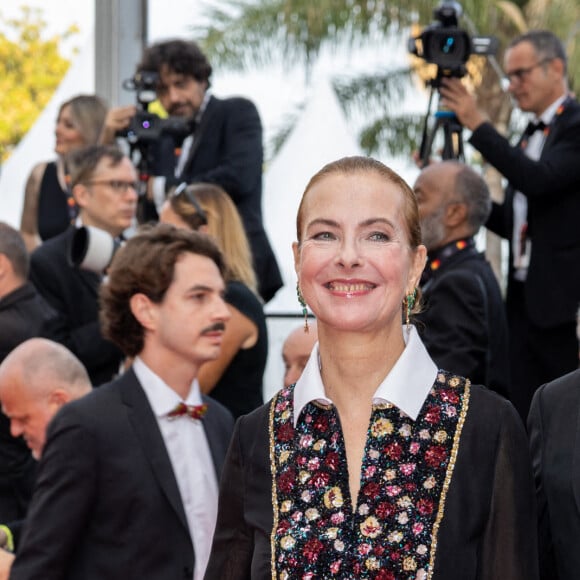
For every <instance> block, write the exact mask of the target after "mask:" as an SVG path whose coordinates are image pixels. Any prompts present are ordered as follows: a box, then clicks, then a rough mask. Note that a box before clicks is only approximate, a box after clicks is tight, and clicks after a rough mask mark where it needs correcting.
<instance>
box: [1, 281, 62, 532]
mask: <svg viewBox="0 0 580 580" xmlns="http://www.w3.org/2000/svg"><path fill="white" fill-rule="evenodd" d="M55 319H56V312H55V311H54V310H53V309H52V308H51V307H50V306H49V305H48V304H47V303H46V301H45V300H44V299H43V298H42V297H41V296H40V295H39V294H38V292H37V291H36V289H35V288H34V286H33V285H32V284H31V283H30V282H26V283H25V284H23V285H22V286H20V287H19V288H17V289H16V290H13V291H12V292H10V294H6V295H5V296H4V297H2V299H0V362H2V361H3V360H4V359H5V358H6V356H7V355H8V354H9V353H10V352H11V351H12V350H13V349H14V348H16V347H17V346H18V345H19V344H21V343H22V342H24V341H25V340H28V339H29V338H33V337H35V336H46V337H49V338H52V336H51V334H50V328H51V325H52V324H54V322H55ZM35 472H36V461H35V460H34V459H33V457H32V455H31V454H30V449H28V447H27V446H26V443H25V442H24V439H22V437H17V438H15V437H12V435H11V434H10V420H9V419H8V417H6V415H4V413H2V412H0V522H2V523H6V522H7V521H9V520H12V519H15V518H20V517H23V516H24V513H25V512H26V507H27V505H28V501H29V500H30V496H31V494H32V485H33V483H34V474H35Z"/></svg>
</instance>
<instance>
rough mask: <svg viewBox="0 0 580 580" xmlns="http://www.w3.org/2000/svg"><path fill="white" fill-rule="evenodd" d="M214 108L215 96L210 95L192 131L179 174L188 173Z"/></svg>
mask: <svg viewBox="0 0 580 580" xmlns="http://www.w3.org/2000/svg"><path fill="white" fill-rule="evenodd" d="M215 109H216V99H215V97H210V99H209V101H208V103H207V106H206V108H205V111H204V112H203V115H202V116H201V120H200V121H199V124H198V125H197V127H196V129H195V131H194V133H193V143H192V144H191V149H190V150H189V155H188V156H187V161H186V162H185V165H184V166H183V170H182V172H181V175H185V176H186V175H188V174H189V171H190V169H191V166H192V164H193V159H194V158H195V155H196V153H197V150H198V149H199V145H200V143H201V141H202V139H203V135H204V133H205V132H206V131H207V128H208V126H209V124H210V121H211V118H212V117H213V116H214V113H215Z"/></svg>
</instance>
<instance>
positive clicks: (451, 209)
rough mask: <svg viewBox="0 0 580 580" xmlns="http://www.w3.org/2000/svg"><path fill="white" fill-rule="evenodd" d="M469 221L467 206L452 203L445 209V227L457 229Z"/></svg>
mask: <svg viewBox="0 0 580 580" xmlns="http://www.w3.org/2000/svg"><path fill="white" fill-rule="evenodd" d="M466 219H467V206H466V205H465V204H464V203H460V202H451V203H450V204H449V205H448V206H447V208H446V209H445V225H446V226H447V227H449V228H456V227H457V226H459V225H461V224H462V223H464V222H465V221H466Z"/></svg>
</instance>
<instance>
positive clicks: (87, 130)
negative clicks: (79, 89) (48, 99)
mask: <svg viewBox="0 0 580 580" xmlns="http://www.w3.org/2000/svg"><path fill="white" fill-rule="evenodd" d="M66 107H70V111H71V117H72V120H73V123H74V124H75V127H76V129H77V130H78V131H79V133H80V134H81V135H82V136H83V139H84V141H85V145H95V144H96V143H97V142H98V140H99V136H100V135H101V131H102V129H103V125H104V124H105V117H106V116H107V105H106V104H105V101H103V99H101V98H100V97H97V96H96V95H78V96H76V97H73V98H72V99H69V100H68V101H65V102H64V103H63V104H62V105H61V106H60V109H59V110H58V116H59V117H60V115H61V113H62V111H63V110H64V109H65V108H66Z"/></svg>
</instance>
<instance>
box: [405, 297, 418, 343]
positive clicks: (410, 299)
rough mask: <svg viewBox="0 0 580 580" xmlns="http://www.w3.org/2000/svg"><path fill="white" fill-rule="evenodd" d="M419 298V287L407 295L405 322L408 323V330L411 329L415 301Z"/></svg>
mask: <svg viewBox="0 0 580 580" xmlns="http://www.w3.org/2000/svg"><path fill="white" fill-rule="evenodd" d="M416 300H417V288H413V292H411V293H410V294H407V296H405V310H406V311H405V324H406V325H407V332H409V329H410V324H411V322H410V320H411V313H412V312H413V308H414V307H415V301H416Z"/></svg>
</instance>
